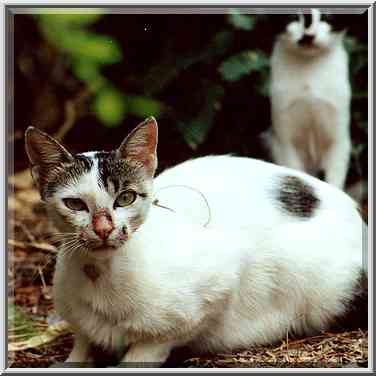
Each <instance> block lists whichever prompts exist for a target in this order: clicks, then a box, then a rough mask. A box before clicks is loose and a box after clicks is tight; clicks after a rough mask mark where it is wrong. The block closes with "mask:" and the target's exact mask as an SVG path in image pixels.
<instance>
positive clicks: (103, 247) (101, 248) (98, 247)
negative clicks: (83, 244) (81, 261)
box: [91, 241, 117, 252]
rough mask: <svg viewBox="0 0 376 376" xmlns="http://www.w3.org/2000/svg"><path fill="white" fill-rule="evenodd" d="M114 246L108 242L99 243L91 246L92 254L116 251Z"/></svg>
mask: <svg viewBox="0 0 376 376" xmlns="http://www.w3.org/2000/svg"><path fill="white" fill-rule="evenodd" d="M116 248H117V247H116V245H115V244H114V243H112V242H109V241H103V242H101V243H97V244H93V245H92V246H91V249H92V251H94V252H107V251H110V252H111V251H114V250H115V249H116Z"/></svg>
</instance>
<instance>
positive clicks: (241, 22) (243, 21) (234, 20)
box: [227, 9, 256, 31]
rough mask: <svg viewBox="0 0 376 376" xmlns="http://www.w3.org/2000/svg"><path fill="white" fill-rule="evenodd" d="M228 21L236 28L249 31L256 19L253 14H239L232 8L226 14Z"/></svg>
mask: <svg viewBox="0 0 376 376" xmlns="http://www.w3.org/2000/svg"><path fill="white" fill-rule="evenodd" d="M227 19H228V22H229V23H230V24H231V25H232V26H234V27H235V28H236V29H240V30H246V31H250V30H252V29H253V28H254V26H255V23H256V19H255V17H254V16H249V15H245V14H241V13H240V11H238V10H237V9H233V10H232V12H231V14H229V15H228V18H227Z"/></svg>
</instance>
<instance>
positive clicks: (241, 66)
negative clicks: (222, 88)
mask: <svg viewBox="0 0 376 376" xmlns="http://www.w3.org/2000/svg"><path fill="white" fill-rule="evenodd" d="M268 65H269V59H268V58H267V57H266V54H265V53H264V52H262V51H258V50H254V51H253V50H250V51H243V52H241V53H239V54H237V55H233V56H231V57H229V58H228V59H227V60H225V61H224V62H222V64H221V65H220V66H219V68H218V70H219V72H220V73H221V75H222V77H223V79H224V80H226V81H237V80H239V79H240V78H241V77H243V76H244V75H247V74H249V73H251V72H252V71H260V70H261V69H263V68H265V67H267V66H268Z"/></svg>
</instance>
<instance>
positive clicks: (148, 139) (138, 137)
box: [116, 117, 158, 177]
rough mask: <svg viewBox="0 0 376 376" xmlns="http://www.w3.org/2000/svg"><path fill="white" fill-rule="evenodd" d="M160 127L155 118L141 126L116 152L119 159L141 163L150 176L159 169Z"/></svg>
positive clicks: (150, 118)
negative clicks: (158, 143)
mask: <svg viewBox="0 0 376 376" xmlns="http://www.w3.org/2000/svg"><path fill="white" fill-rule="evenodd" d="M157 142H158V126H157V121H156V120H155V119H154V118H153V117H149V118H147V119H146V120H145V121H144V122H142V123H141V124H139V125H138V126H137V127H136V128H135V129H134V130H133V131H132V132H131V133H130V134H129V135H128V136H127V137H126V138H125V140H124V141H123V142H122V144H121V145H120V147H119V148H118V149H117V151H116V155H117V157H118V158H126V159H128V160H133V161H136V162H141V163H142V164H143V166H144V167H145V170H146V172H147V174H148V175H149V176H151V177H152V176H153V175H154V173H155V170H156V169H157Z"/></svg>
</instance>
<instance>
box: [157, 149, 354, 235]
mask: <svg viewBox="0 0 376 376" xmlns="http://www.w3.org/2000/svg"><path fill="white" fill-rule="evenodd" d="M154 192H155V197H156V198H157V199H159V200H160V202H161V203H162V204H164V205H166V206H168V207H169V208H171V209H173V210H175V211H176V212H178V213H179V214H182V215H183V216H185V217H189V218H192V220H193V221H195V222H196V223H201V224H206V225H207V226H209V227H210V226H212V227H217V226H225V227H226V228H228V227H249V226H253V225H257V226H260V225H261V224H264V225H265V226H274V225H277V224H281V223H285V222H286V221H296V220H307V219H310V218H314V217H317V216H318V215H321V214H322V213H323V212H325V211H326V212H327V211H328V210H329V211H330V212H332V213H336V215H338V216H339V217H342V218H351V219H352V220H353V221H356V222H358V220H359V215H358V213H357V211H356V203H355V202H354V201H353V200H352V199H351V198H350V197H349V196H348V195H346V194H345V193H343V192H342V191H341V190H339V189H337V188H335V187H333V186H331V185H329V184H327V183H325V182H322V181H321V180H319V179H316V178H314V177H312V176H310V175H308V174H305V173H302V172H299V171H296V170H293V169H289V168H286V167H282V166H278V165H275V164H272V163H268V162H264V161H260V160H256V159H252V158H244V157H233V156H210V157H203V158H197V159H193V160H189V161H186V162H184V163H182V164H179V165H177V166H175V167H173V168H171V169H168V170H166V171H164V172H163V173H162V174H160V175H159V176H158V177H157V178H156V180H155V188H154Z"/></svg>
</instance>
